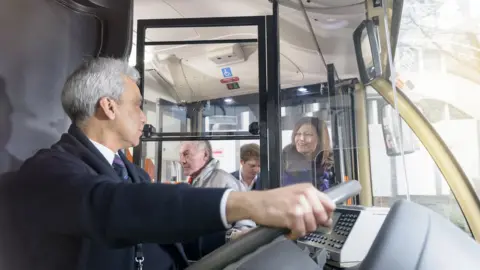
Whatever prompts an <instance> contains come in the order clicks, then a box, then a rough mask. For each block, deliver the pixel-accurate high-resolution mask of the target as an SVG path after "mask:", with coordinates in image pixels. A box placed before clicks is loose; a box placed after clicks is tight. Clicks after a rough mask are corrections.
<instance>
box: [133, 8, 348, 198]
mask: <svg viewBox="0 0 480 270" xmlns="http://www.w3.org/2000/svg"><path fill="white" fill-rule="evenodd" d="M231 26H235V27H244V26H246V27H255V28H256V31H257V35H258V37H257V39H235V40H233V39H218V40H191V41H148V42H146V41H145V37H146V36H145V34H146V32H147V30H148V29H151V28H155V29H158V28H181V27H231ZM269 27H274V20H273V18H272V16H265V17H260V16H258V17H225V18H201V19H166V20H164V19H162V20H139V21H138V32H137V69H138V70H139V72H140V73H141V81H140V89H141V91H142V95H143V96H144V97H145V92H144V91H145V89H144V88H145V78H148V76H150V75H151V74H150V73H151V69H148V67H147V68H146V67H144V64H143V58H144V54H145V46H153V47H155V48H156V49H157V50H158V49H159V50H161V49H164V48H163V47H161V46H171V45H179V44H185V45H187V46H188V47H191V48H193V47H194V46H200V47H201V46H205V44H208V45H209V46H211V45H210V44H221V45H222V46H223V45H224V44H231V43H234V44H245V46H255V44H256V46H257V47H258V88H256V89H257V91H258V92H257V93H252V92H251V91H250V92H248V93H247V94H243V93H244V92H238V91H240V90H241V87H242V86H243V83H242V81H241V78H242V77H245V76H251V73H252V70H247V71H245V70H241V69H237V68H236V66H235V63H231V64H229V66H225V65H217V66H218V67H217V68H218V72H219V76H220V75H221V76H222V77H221V78H222V79H221V80H220V81H221V82H223V81H229V80H231V81H234V82H236V85H234V86H233V87H234V88H235V87H240V90H238V89H227V88H228V87H227V86H228V85H225V93H226V94H225V95H224V96H221V97H218V96H217V97H215V96H212V95H210V96H209V95H203V94H202V93H203V92H204V91H208V89H202V88H201V86H199V87H200V88H198V89H201V90H202V91H197V88H196V87H197V86H195V85H189V87H190V92H189V93H187V94H185V92H182V91H183V90H181V89H180V90H179V89H177V88H175V89H170V90H169V91H170V92H171V93H172V96H173V97H174V98H173V100H172V99H167V98H158V99H157V100H156V101H155V102H152V101H151V100H146V101H145V102H144V104H143V110H144V112H145V114H146V115H147V122H148V124H149V125H150V126H149V128H146V129H145V132H144V135H143V136H142V143H141V146H139V147H137V148H135V149H134V155H133V159H134V162H135V163H136V164H144V163H145V162H144V161H145V160H153V161H154V165H153V166H154V167H155V168H154V169H153V171H154V173H153V175H154V176H153V177H152V178H154V181H156V182H168V183H170V182H183V181H186V180H187V179H186V176H185V175H184V173H183V171H182V170H183V168H182V165H181V164H180V162H179V157H180V153H179V150H180V144H181V142H182V141H209V142H210V144H211V145H212V148H213V149H212V150H213V157H214V158H215V159H217V160H218V161H219V164H220V168H221V169H223V170H225V171H227V172H234V171H238V170H239V164H240V163H241V161H240V151H239V150H240V148H241V146H242V145H244V144H248V143H256V144H259V145H260V167H261V170H260V172H259V177H258V179H259V181H257V182H256V189H268V188H275V187H279V186H283V185H288V184H292V183H296V182H299V181H305V179H311V181H312V183H313V184H315V185H316V186H317V188H319V189H322V190H326V189H328V188H330V187H332V186H335V185H337V184H339V183H342V182H345V181H348V180H351V179H357V168H356V167H357V166H356V150H355V149H356V140H355V135H354V134H355V124H354V120H353V119H354V111H355V108H354V102H353V100H354V96H353V89H354V85H355V83H356V79H352V78H350V79H344V80H339V79H338V78H335V77H333V75H332V74H334V73H335V67H334V65H333V64H330V65H329V70H328V74H329V76H328V81H327V82H323V83H320V84H315V85H305V86H304V87H299V88H297V87H295V88H287V89H282V90H281V91H279V85H278V77H276V76H267V71H268V70H271V71H270V72H271V73H274V72H275V70H277V69H278V63H277V61H273V60H272V59H270V61H267V60H268V58H269V57H271V55H272V54H273V53H274V50H271V47H272V46H273V45H272V46H267V44H268V43H275V42H278V41H277V40H276V39H275V33H274V32H275V31H266V29H268V28H269ZM155 29H154V30H155ZM209 48H210V47H209ZM201 49H202V50H203V49H207V48H206V47H205V48H204V47H201ZM192 50H193V49H192ZM250 57H252V56H250ZM218 58H220V56H219V57H218ZM187 60H188V58H187ZM187 60H184V64H183V65H184V66H185V68H188V62H186V61H187ZM217 60H218V59H217ZM225 73H229V74H225ZM267 77H269V79H268V81H267V80H266V78H267ZM187 84H188V83H187ZM175 87H180V88H181V87H182V86H181V85H180V86H175ZM177 90H178V91H177ZM312 119H313V120H312ZM302 121H306V122H305V123H309V124H312V123H313V122H311V121H314V122H315V123H316V124H314V125H310V126H311V127H313V128H314V130H316V131H315V132H313V133H315V134H316V136H314V137H315V139H314V140H313V141H309V136H310V135H311V134H310V133H312V131H308V129H307V130H305V129H303V128H302V126H303V125H301V124H302ZM278 123H280V125H279V124H278ZM307 126H309V125H307ZM313 133H312V134H313ZM310 137H311V136H310ZM271 138H275V140H273V139H271ZM297 139H299V140H305V142H304V143H303V144H302V143H300V145H298V143H297ZM310 139H311V138H310ZM152 142H154V143H155V144H153V143H152ZM302 147H303V148H305V149H303V150H305V151H307V152H308V151H309V150H312V151H310V152H312V153H314V154H316V156H315V159H314V162H313V163H312V162H310V163H308V164H310V165H308V164H307V166H304V165H302V166H299V167H298V166H297V165H298V164H300V163H302V162H303V159H304V157H303V152H302V151H303V150H302V151H301V149H300V148H302ZM309 148H312V149H309ZM305 151H304V152H305ZM277 153H279V154H277ZM307 161H308V160H307ZM303 163H305V162H303ZM290 165H292V166H290ZM292 168H293V170H290V171H289V169H292ZM307 181H308V180H307ZM349 203H350V204H351V203H354V202H353V201H352V200H350V201H349ZM355 203H356V202H355Z"/></svg>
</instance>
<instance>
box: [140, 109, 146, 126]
mask: <svg viewBox="0 0 480 270" xmlns="http://www.w3.org/2000/svg"><path fill="white" fill-rule="evenodd" d="M140 121H141V122H142V124H144V125H145V123H146V122H147V117H146V116H145V113H144V112H143V111H140Z"/></svg>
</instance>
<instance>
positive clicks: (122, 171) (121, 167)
mask: <svg viewBox="0 0 480 270" xmlns="http://www.w3.org/2000/svg"><path fill="white" fill-rule="evenodd" d="M112 166H113V169H114V170H115V172H117V174H118V176H120V178H121V179H122V180H128V171H127V167H126V166H125V163H124V162H123V160H122V159H121V158H120V156H119V155H115V158H114V159H113V164H112Z"/></svg>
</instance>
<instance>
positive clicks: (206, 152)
mask: <svg viewBox="0 0 480 270" xmlns="http://www.w3.org/2000/svg"><path fill="white" fill-rule="evenodd" d="M212 158H213V156H212V145H211V144H210V142H208V141H187V142H183V143H182V144H181V145H180V164H182V167H183V173H184V174H185V175H186V176H189V175H192V174H194V173H196V172H198V171H200V170H201V169H202V168H203V167H205V165H206V164H207V163H208V162H209V161H210V160H211V159H212Z"/></svg>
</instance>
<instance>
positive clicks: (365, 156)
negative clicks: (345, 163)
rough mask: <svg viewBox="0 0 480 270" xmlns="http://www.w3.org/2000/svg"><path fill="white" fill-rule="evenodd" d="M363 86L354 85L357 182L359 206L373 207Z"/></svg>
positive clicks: (365, 100) (365, 99)
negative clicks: (358, 186)
mask: <svg viewBox="0 0 480 270" xmlns="http://www.w3.org/2000/svg"><path fill="white" fill-rule="evenodd" d="M366 96H367V95H366V93H365V87H364V86H363V84H360V83H359V84H356V85H355V99H354V100H355V129H356V130H357V132H356V133H357V134H356V135H357V136H356V137H357V156H358V181H359V182H360V185H362V191H361V192H360V204H361V205H363V206H372V205H373V194H372V193H373V192H372V180H371V179H372V178H371V172H370V168H371V166H370V147H369V143H368V123H367V105H366V102H367V98H366Z"/></svg>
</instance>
